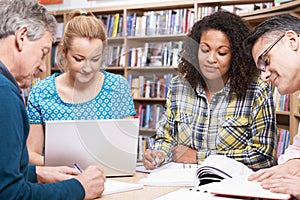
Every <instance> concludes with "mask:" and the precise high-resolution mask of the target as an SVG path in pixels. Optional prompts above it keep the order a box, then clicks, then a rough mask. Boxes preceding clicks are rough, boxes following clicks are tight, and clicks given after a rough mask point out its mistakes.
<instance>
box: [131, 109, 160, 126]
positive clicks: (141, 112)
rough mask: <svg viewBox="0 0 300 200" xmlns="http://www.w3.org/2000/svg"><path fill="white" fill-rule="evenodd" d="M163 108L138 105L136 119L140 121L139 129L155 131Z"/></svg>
mask: <svg viewBox="0 0 300 200" xmlns="http://www.w3.org/2000/svg"><path fill="white" fill-rule="evenodd" d="M163 110H164V108H163V106H162V105H160V104H152V105H150V104H139V105H138V110H137V117H138V118H139V120H140V127H141V128H148V129H156V123H157V122H158V121H159V119H160V117H161V115H162V113H163Z"/></svg>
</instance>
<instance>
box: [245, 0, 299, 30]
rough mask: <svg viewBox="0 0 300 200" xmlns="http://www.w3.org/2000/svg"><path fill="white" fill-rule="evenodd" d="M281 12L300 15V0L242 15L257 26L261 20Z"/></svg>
mask: <svg viewBox="0 0 300 200" xmlns="http://www.w3.org/2000/svg"><path fill="white" fill-rule="evenodd" d="M280 14H292V15H295V16H298V17H299V16H300V1H299V0H297V1H292V2H288V3H284V4H282V5H280V6H276V7H272V8H266V9H262V10H257V11H253V12H250V13H244V14H241V15H240V16H241V17H242V18H243V19H245V20H246V21H248V22H249V23H250V24H251V25H253V26H256V25H257V24H259V23H260V22H262V21H264V20H266V19H268V18H270V17H273V16H274V15H280Z"/></svg>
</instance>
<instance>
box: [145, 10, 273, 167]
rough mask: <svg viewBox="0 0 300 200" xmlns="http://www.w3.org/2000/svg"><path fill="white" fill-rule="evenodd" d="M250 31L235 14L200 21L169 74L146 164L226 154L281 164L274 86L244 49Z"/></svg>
mask: <svg viewBox="0 0 300 200" xmlns="http://www.w3.org/2000/svg"><path fill="white" fill-rule="evenodd" d="M249 33H250V29H249V27H248V25H247V24H246V23H245V22H244V21H243V20H242V19H241V18H240V17H239V16H237V15H235V14H232V13H229V12H226V11H219V12H216V13H214V14H212V15H210V16H207V17H204V18H203V19H202V20H200V21H198V22H196V23H195V24H194V26H193V27H192V30H191V32H190V33H189V34H188V35H187V39H186V41H185V43H184V47H183V50H182V52H181V56H180V58H179V75H178V76H176V77H174V78H173V79H172V81H171V84H170V87H169V91H168V97H167V101H166V110H165V112H164V114H163V115H162V117H161V119H160V121H159V123H158V125H157V133H156V140H155V145H154V149H153V150H152V151H151V150H150V149H147V150H146V151H145V153H144V156H143V163H144V166H145V167H146V168H147V169H153V168H155V167H158V166H160V165H161V164H163V163H167V162H170V161H174V162H180V163H199V164H201V163H202V161H203V160H204V159H205V158H206V157H207V156H209V155H212V154H220V155H225V156H227V157H230V158H233V159H235V160H237V161H239V162H242V163H244V164H245V165H247V166H248V167H249V168H251V169H253V170H258V169H261V168H267V167H270V166H273V165H275V164H276V146H277V134H276V120H275V109H274V103H273V98H272V90H271V88H270V86H268V84H267V83H264V82H262V81H261V80H260V79H259V77H258V76H257V71H256V70H255V63H254V62H253V60H252V58H251V57H250V56H249V55H247V54H246V53H245V52H244V50H243V45H242V44H243V40H244V39H245V38H246V37H247V36H248V34H249Z"/></svg>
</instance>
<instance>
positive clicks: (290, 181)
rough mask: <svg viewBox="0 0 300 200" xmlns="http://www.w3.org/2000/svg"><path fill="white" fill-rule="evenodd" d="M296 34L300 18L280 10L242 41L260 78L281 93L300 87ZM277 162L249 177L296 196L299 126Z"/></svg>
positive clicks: (299, 172)
mask: <svg viewBox="0 0 300 200" xmlns="http://www.w3.org/2000/svg"><path fill="white" fill-rule="evenodd" d="M299 34H300V19H299V18H297V17H294V16H292V15H288V14H283V15H279V16H275V17H272V18H270V19H268V20H266V21H264V22H262V23H261V24H259V25H258V26H257V27H256V28H255V29H254V31H253V32H252V33H251V35H250V36H249V37H248V38H247V39H246V40H245V41H244V46H245V49H246V50H247V51H248V52H249V53H251V54H252V57H253V59H254V61H255V63H256V66H257V68H258V70H259V71H260V76H261V79H262V80H264V81H266V82H270V83H271V84H273V85H275V86H276V87H277V88H278V91H279V92H280V93H281V94H290V93H293V92H295V91H297V90H300V38H299ZM299 127H300V126H299ZM278 164H279V165H277V166H274V167H271V168H268V169H262V170H259V171H257V172H256V173H254V174H253V175H251V176H250V177H249V180H253V181H260V182H262V187H263V188H265V189H269V190H270V191H272V192H281V193H288V194H291V195H293V196H294V197H295V198H297V199H300V190H299V188H300V128H299V130H298V134H297V135H296V136H295V138H294V140H293V144H292V145H290V146H289V147H288V149H287V150H286V151H285V153H284V154H283V155H281V156H280V157H279V159H278Z"/></svg>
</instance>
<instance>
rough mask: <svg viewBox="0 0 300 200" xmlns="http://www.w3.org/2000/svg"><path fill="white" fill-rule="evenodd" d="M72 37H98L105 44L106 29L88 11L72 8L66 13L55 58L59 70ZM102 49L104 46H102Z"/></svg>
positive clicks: (61, 67)
mask: <svg viewBox="0 0 300 200" xmlns="http://www.w3.org/2000/svg"><path fill="white" fill-rule="evenodd" d="M74 38H88V39H90V40H91V39H100V40H101V41H102V42H103V45H104V46H105V45H106V39H107V38H106V31H105V27H104V25H103V23H102V22H101V20H99V19H97V18H96V17H95V16H94V14H93V13H92V12H90V11H85V10H74V11H72V12H71V13H70V14H69V15H68V21H67V23H66V25H65V28H64V34H63V38H62V42H61V45H60V46H59V50H58V54H57V60H58V63H57V64H58V66H59V68H60V69H61V70H63V71H65V70H64V69H63V67H64V63H63V62H64V59H63V56H62V55H63V53H64V54H67V52H68V50H69V49H70V47H71V45H72V42H73V40H74ZM103 49H104V48H103Z"/></svg>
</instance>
